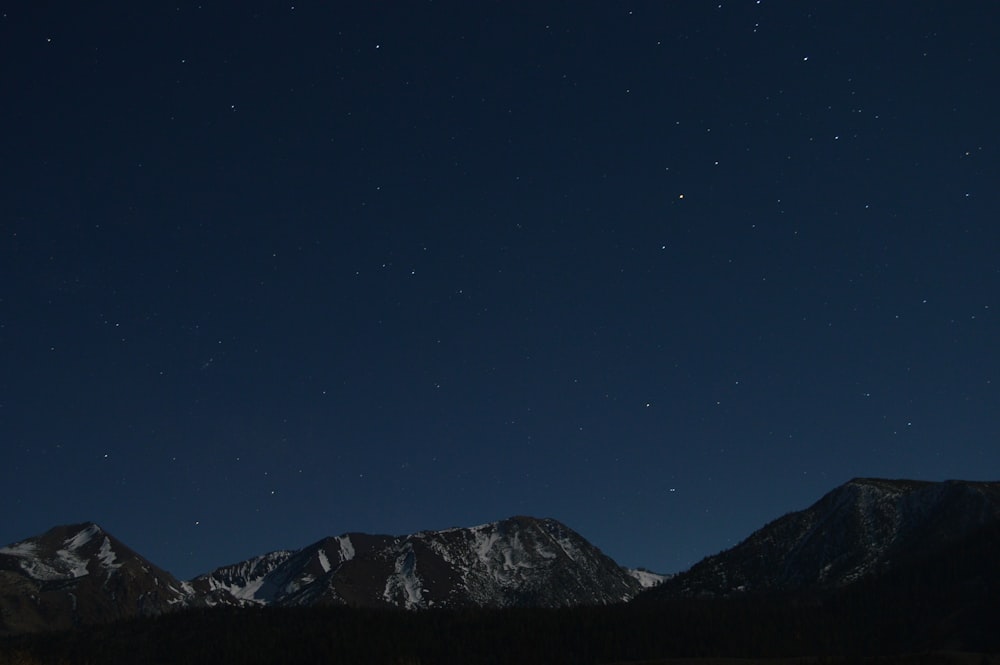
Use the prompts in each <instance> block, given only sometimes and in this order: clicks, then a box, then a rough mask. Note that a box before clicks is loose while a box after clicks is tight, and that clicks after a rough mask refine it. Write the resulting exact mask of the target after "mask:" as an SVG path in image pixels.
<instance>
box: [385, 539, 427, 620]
mask: <svg viewBox="0 0 1000 665" xmlns="http://www.w3.org/2000/svg"><path fill="white" fill-rule="evenodd" d="M393 567H394V572H393V574H392V575H390V576H389V579H387V580H386V582H385V591H384V592H383V593H382V597H383V598H385V600H387V601H389V602H390V603H392V604H394V605H400V604H401V605H402V606H403V607H405V608H406V609H408V610H414V609H420V608H423V607H426V606H427V604H426V603H425V602H424V597H423V585H422V583H421V581H420V578H419V577H418V576H417V562H416V555H415V554H414V552H413V544H412V543H406V544H405V545H403V547H402V548H401V551H400V552H399V554H398V555H397V557H396V561H395V563H394V566H393Z"/></svg>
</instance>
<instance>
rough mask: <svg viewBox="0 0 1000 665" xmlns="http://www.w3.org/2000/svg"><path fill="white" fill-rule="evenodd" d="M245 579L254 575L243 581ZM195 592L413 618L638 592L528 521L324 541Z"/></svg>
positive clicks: (544, 526)
mask: <svg viewBox="0 0 1000 665" xmlns="http://www.w3.org/2000/svg"><path fill="white" fill-rule="evenodd" d="M243 570H254V571H257V572H256V573H255V574H250V575H246V574H243V576H242V577H240V576H239V574H238V573H237V571H243ZM236 579H239V582H238V583H237V582H234V580H236ZM191 584H192V587H193V588H194V589H195V590H196V591H199V592H201V593H205V592H209V593H214V594H215V595H214V596H212V600H213V601H215V602H221V603H228V604H242V603H248V602H249V603H260V604H272V603H277V604H285V605H287V604H299V605H308V604H313V603H342V604H349V605H362V606H376V607H377V606H395V607H405V608H410V609H419V608H428V607H463V606H482V607H509V606H524V605H532V606H540V607H559V606H567V605H580V604H603V603H613V602H621V601H625V600H629V599H630V598H632V597H633V596H634V595H635V594H636V593H638V591H639V590H640V589H641V585H640V583H639V580H638V579H637V578H636V577H634V576H633V575H632V574H631V573H630V571H628V570H625V569H623V568H621V567H620V566H618V564H616V563H615V562H614V561H612V560H611V559H610V558H608V557H607V556H605V555H604V554H602V553H601V552H600V551H599V550H598V549H597V548H595V547H594V546H593V545H591V544H590V543H588V542H587V541H586V540H584V539H583V538H582V537H581V536H580V535H579V534H577V533H575V532H574V531H572V530H570V529H569V528H567V527H566V526H564V525H562V524H560V523H559V522H556V521H555V520H548V519H535V518H531V517H514V518H511V519H508V520H503V521H501V522H494V523H491V524H484V525H482V526H477V527H470V528H456V529H447V530H444V531H424V532H420V533H417V534H413V535H409V536H400V537H392V536H371V535H365V534H346V535H342V536H338V537H336V538H325V539H323V540H321V541H319V542H317V543H314V544H312V545H310V546H308V547H306V548H304V549H302V550H300V551H298V552H296V553H294V554H290V555H287V556H285V557H284V559H283V560H282V561H281V562H280V563H279V564H277V565H275V566H272V567H268V566H262V565H260V563H258V560H250V561H248V562H244V563H241V564H236V565H235V566H226V567H224V568H220V569H218V570H216V571H214V572H212V573H209V574H208V575H204V576H201V577H198V578H196V579H195V580H193V581H192V583H191Z"/></svg>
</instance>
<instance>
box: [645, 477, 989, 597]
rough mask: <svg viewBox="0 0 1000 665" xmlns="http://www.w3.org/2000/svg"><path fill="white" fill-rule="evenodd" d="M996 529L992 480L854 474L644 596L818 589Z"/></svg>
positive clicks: (899, 564)
mask: <svg viewBox="0 0 1000 665" xmlns="http://www.w3.org/2000/svg"><path fill="white" fill-rule="evenodd" d="M998 523H1000V483H997V482H964V481H947V482H940V483H935V482H920V481H911V480H882V479H872V478H857V479H854V480H851V481H850V482H848V483H846V484H844V485H842V486H840V487H837V488H836V489H834V490H832V491H831V492H829V493H828V494H826V495H825V496H824V497H822V498H821V499H820V500H819V501H817V502H816V503H815V504H813V505H812V506H810V507H809V508H807V509H805V510H802V511H798V512H794V513H790V514H787V515H785V516H783V517H781V518H779V519H777V520H775V521H773V522H771V523H770V524H768V525H766V526H764V527H763V528H761V529H760V530H758V531H756V532H755V533H753V534H752V535H751V536H750V537H749V538H747V539H746V540H744V541H743V542H741V543H739V544H738V545H736V546H735V547H733V548H732V549H729V550H726V551H724V552H721V553H720V554H717V555H715V556H710V557H708V558H706V559H704V560H702V561H701V562H699V563H697V564H695V565H694V566H693V567H692V568H691V569H690V570H688V571H686V572H684V573H681V574H679V575H677V576H675V577H673V578H671V579H669V580H667V581H665V582H664V584H662V585H661V586H659V587H657V588H656V589H653V590H651V591H650V592H648V597H649V598H654V599H655V598H677V597H719V596H730V595H736V594H744V593H770V594H775V593H784V592H800V591H812V592H814V591H823V590H834V589H839V588H843V587H846V586H847V585H850V584H851V583H853V582H856V581H859V580H862V579H865V578H869V577H872V576H876V575H879V574H883V573H886V572H889V571H891V570H896V569H899V568H901V567H904V566H910V565H914V564H916V563H918V562H919V561H921V560H925V559H927V558H929V557H933V556H935V555H937V554H939V553H940V552H942V551H945V550H947V549H948V548H954V547H955V546H956V544H959V543H961V542H962V541H963V539H966V538H970V537H973V536H975V535H976V534H977V533H979V532H980V531H981V530H982V529H983V528H987V527H990V526H991V525H996V524H998Z"/></svg>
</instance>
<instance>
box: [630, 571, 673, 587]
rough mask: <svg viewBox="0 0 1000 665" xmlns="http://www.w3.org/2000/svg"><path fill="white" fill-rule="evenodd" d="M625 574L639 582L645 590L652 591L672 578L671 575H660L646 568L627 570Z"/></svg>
mask: <svg viewBox="0 0 1000 665" xmlns="http://www.w3.org/2000/svg"><path fill="white" fill-rule="evenodd" d="M625 572H627V573H628V574H629V575H631V576H632V577H633V578H634V579H635V580H636V581H637V582H639V586H641V587H642V588H643V589H651V588H653V587H654V586H657V585H659V584H662V583H663V580H665V579H668V578H669V577H670V575H661V574H659V573H654V572H651V571H648V570H646V569H645V568H626V569H625Z"/></svg>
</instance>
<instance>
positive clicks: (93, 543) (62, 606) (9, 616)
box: [0, 523, 190, 632]
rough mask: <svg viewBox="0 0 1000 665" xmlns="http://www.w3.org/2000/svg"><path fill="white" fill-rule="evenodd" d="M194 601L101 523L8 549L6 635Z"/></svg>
mask: <svg viewBox="0 0 1000 665" xmlns="http://www.w3.org/2000/svg"><path fill="white" fill-rule="evenodd" d="M189 597H190V592H189V591H188V590H186V589H185V587H184V585H183V584H182V583H181V582H180V581H178V580H177V579H176V578H174V576H172V575H171V574H170V573H168V572H166V571H163V570H161V569H159V568H157V567H156V566H154V565H153V564H152V563H150V562H149V561H147V560H146V559H144V558H143V557H141V556H139V555H138V554H136V553H135V552H133V551H132V550H131V549H129V548H128V547H126V546H125V545H124V544H122V543H121V542H119V541H118V540H117V539H116V538H115V537H114V536H112V535H110V534H108V533H106V532H104V531H103V530H102V529H101V527H99V526H97V525H96V524H93V523H85V524H75V525H69V526H60V527H56V528H54V529H50V530H49V531H47V532H45V533H44V534H42V535H40V536H36V537H34V538H29V539H27V540H23V541H21V542H18V543H14V544H12V545H10V546H8V547H3V548H0V632H19V631H23V630H33V629H37V628H41V627H45V628H68V627H71V626H74V625H79V624H82V623H92V622H101V621H111V620H113V619H117V618H122V617H128V616H135V615H142V614H159V613H162V612H164V611H167V610H169V609H171V608H172V607H174V606H178V607H179V606H184V605H186V604H187V602H188V599H189Z"/></svg>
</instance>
